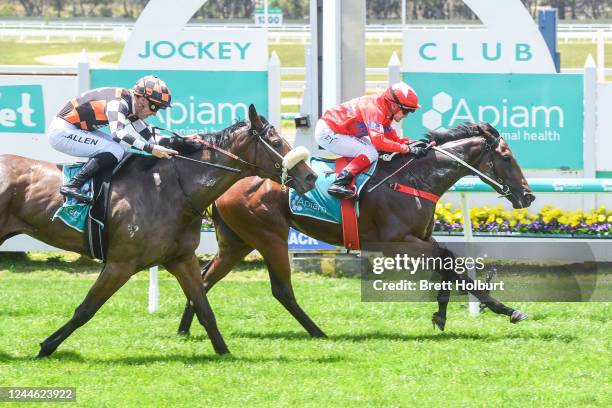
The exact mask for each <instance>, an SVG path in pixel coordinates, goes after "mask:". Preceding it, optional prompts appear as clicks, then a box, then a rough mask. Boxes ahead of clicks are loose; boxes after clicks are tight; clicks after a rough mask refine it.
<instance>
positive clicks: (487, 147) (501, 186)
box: [432, 140, 512, 197]
mask: <svg viewBox="0 0 612 408" xmlns="http://www.w3.org/2000/svg"><path fill="white" fill-rule="evenodd" d="M497 143H499V140H498V141H497ZM432 148H433V149H434V150H435V151H437V152H440V153H442V154H443V155H445V156H448V157H450V158H451V159H453V160H455V161H456V162H457V163H459V164H461V165H463V166H464V167H467V168H468V169H470V170H471V171H473V172H474V173H476V174H477V175H478V176H480V177H482V178H484V179H485V180H487V181H489V182H490V183H491V184H493V185H495V186H496V187H497V188H499V189H500V190H501V192H502V197H506V196H509V195H510V194H512V192H511V191H510V186H508V185H507V184H501V183H499V182H497V181H496V180H493V179H492V178H491V177H489V176H488V175H486V174H485V173H483V172H481V171H480V170H478V169H476V168H475V167H474V166H472V165H470V164H468V163H466V162H465V160H462V159H460V158H459V157H457V156H455V155H454V154H452V153H451V152H449V151H446V150H444V149H441V148H439V147H436V146H433V147H432ZM492 148H493V147H492V146H491V145H490V144H489V143H487V142H486V140H485V149H484V150H485V151H490V150H491V149H492ZM493 166H495V164H493ZM493 172H494V173H495V169H493Z"/></svg>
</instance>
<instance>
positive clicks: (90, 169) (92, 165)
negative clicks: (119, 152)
mask: <svg viewBox="0 0 612 408" xmlns="http://www.w3.org/2000/svg"><path fill="white" fill-rule="evenodd" d="M109 155H110V156H112V155H111V154H107V153H102V154H100V155H98V156H94V157H90V158H89V160H88V161H87V163H85V164H84V165H83V167H81V168H80V169H79V171H78V172H77V173H76V174H75V175H74V176H73V177H72V179H71V180H70V181H69V182H68V184H66V185H63V186H61V187H60V193H61V194H62V195H65V196H68V197H73V198H75V199H76V200H78V201H82V202H84V203H87V204H93V199H92V198H91V197H88V196H87V195H85V194H83V193H82V192H81V187H83V185H84V184H85V182H87V180H89V179H90V178H92V177H93V176H94V174H96V173H97V172H98V171H100V170H101V169H103V168H106V167H108V166H109V165H112V164H113V162H114V163H117V159H115V157H114V156H112V159H110V158H109V157H108V156H109Z"/></svg>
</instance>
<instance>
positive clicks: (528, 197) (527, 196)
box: [524, 193, 536, 204]
mask: <svg viewBox="0 0 612 408" xmlns="http://www.w3.org/2000/svg"><path fill="white" fill-rule="evenodd" d="M524 197H525V200H527V202H529V203H530V204H531V203H532V202H534V201H535V199H536V198H535V196H534V195H533V194H531V193H526V194H525V196H524Z"/></svg>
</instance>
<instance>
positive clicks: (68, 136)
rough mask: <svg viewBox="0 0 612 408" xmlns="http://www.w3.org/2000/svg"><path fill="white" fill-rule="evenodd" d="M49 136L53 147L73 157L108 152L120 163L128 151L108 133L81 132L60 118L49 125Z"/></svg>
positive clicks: (96, 131)
mask: <svg viewBox="0 0 612 408" xmlns="http://www.w3.org/2000/svg"><path fill="white" fill-rule="evenodd" d="M47 135H48V137H49V144H50V145H51V147H53V148H54V149H55V150H58V151H60V152H62V153H66V154H69V155H71V156H77V157H93V156H95V155H97V154H100V153H104V152H108V153H112V154H113V156H115V157H116V158H117V160H118V161H119V160H121V159H122V158H123V156H124V154H125V152H126V151H127V149H126V148H124V147H123V146H121V145H120V144H119V143H117V142H115V141H114V140H113V138H112V137H111V135H109V134H107V133H104V132H101V131H99V130H92V131H88V130H81V129H79V128H77V127H76V126H74V125H72V124H71V123H68V122H66V121H65V120H64V119H61V118H58V117H56V118H55V119H53V121H52V122H51V125H49V129H48V131H47Z"/></svg>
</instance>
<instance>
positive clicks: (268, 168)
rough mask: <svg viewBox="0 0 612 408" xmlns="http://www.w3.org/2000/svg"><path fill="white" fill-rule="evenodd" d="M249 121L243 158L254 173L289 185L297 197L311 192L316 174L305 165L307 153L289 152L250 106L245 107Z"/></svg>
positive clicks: (292, 150)
mask: <svg viewBox="0 0 612 408" xmlns="http://www.w3.org/2000/svg"><path fill="white" fill-rule="evenodd" d="M249 120H250V122H251V126H250V128H249V130H248V136H249V141H250V143H249V148H248V149H247V151H246V152H245V153H244V154H245V156H244V157H243V159H245V160H247V161H249V162H250V163H253V164H254V166H253V168H254V170H255V174H256V175H258V176H261V177H267V178H271V179H273V180H274V181H277V182H280V183H281V184H286V185H289V186H290V187H293V188H295V189H296V191H297V192H298V193H300V194H304V193H306V192H308V191H310V190H312V189H313V188H314V185H315V181H316V180H317V175H316V173H315V172H314V171H313V170H312V169H311V168H310V166H308V165H307V164H306V160H307V159H308V157H309V156H310V153H309V152H308V150H307V149H306V148H305V147H303V146H300V147H296V148H294V149H292V148H291V145H289V143H288V142H287V141H286V140H285V139H284V138H283V137H282V136H280V135H279V134H278V132H277V131H276V128H275V127H274V126H272V125H271V124H270V123H269V122H268V121H267V120H266V118H264V117H263V116H259V115H258V114H257V110H256V109H255V106H253V105H250V106H249Z"/></svg>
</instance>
